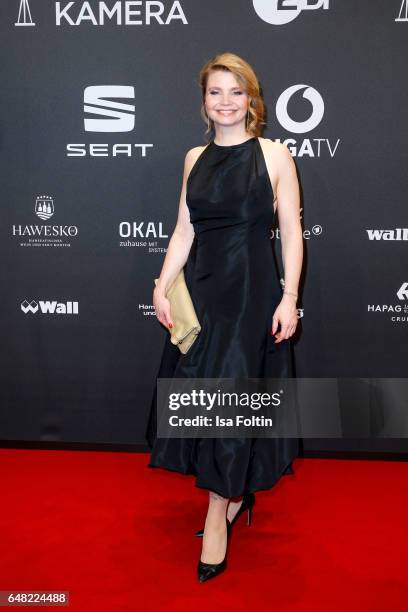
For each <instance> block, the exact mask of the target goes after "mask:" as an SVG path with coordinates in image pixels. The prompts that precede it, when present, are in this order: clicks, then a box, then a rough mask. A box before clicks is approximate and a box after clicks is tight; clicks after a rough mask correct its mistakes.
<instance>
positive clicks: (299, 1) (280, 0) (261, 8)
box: [253, 0, 329, 25]
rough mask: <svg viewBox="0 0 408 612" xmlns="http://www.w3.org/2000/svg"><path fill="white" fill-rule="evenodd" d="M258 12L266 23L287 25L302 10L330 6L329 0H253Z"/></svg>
mask: <svg viewBox="0 0 408 612" xmlns="http://www.w3.org/2000/svg"><path fill="white" fill-rule="evenodd" d="M253 5H254V9H255V12H256V14H257V15H258V17H260V18H261V19H262V20H263V21H266V23H270V24H272V25H285V24H286V23H289V22H290V21H293V20H294V19H296V17H298V16H299V15H300V13H301V12H302V11H315V10H317V9H325V10H327V9H328V8H329V0H253Z"/></svg>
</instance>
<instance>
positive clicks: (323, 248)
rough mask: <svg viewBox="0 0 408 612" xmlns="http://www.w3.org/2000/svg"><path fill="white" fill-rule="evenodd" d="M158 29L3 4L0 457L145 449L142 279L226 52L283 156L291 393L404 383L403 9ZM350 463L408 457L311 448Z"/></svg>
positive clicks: (47, 3)
mask: <svg viewBox="0 0 408 612" xmlns="http://www.w3.org/2000/svg"><path fill="white" fill-rule="evenodd" d="M104 6H105V7H108V8H109V9H112V8H116V12H114V13H113V14H112V17H111V18H109V17H108V16H107V15H106V11H105V18H104V19H103V14H104V13H103V9H104ZM296 7H303V8H299V9H298V10H297V9H296ZM151 10H152V11H156V13H157V12H158V13H160V14H159V15H158V16H157V15H156V17H154V16H150V17H149V3H148V2H141V3H132V2H125V1H122V2H113V1H109V0H107V2H106V4H105V3H103V2H97V1H95V0H94V1H91V2H89V3H87V2H82V1H76V2H74V3H72V5H71V7H69V3H68V2H53V1H51V0H41V1H40V0H29V3H27V2H22V1H20V0H3V1H2V2H1V4H0V16H1V19H0V23H1V26H0V27H1V45H2V53H1V57H2V60H1V64H2V65H1V83H2V113H1V117H2V136H1V144H0V146H1V174H2V210H1V221H2V223H1V227H2V231H1V244H0V248H1V262H2V275H3V278H2V289H3V291H2V300H1V308H2V313H1V322H0V325H1V336H2V340H1V352H2V363H1V375H2V382H1V395H2V408H1V413H0V427H1V430H0V437H1V439H2V440H3V441H21V440H25V441H33V442H34V441H37V442H50V443H51V442H60V443H64V442H73V443H89V444H100V445H101V447H102V445H103V443H111V444H115V445H126V444H136V445H137V444H143V443H144V439H143V432H144V428H145V423H146V419H147V412H148V409H149V407H150V400H151V395H152V391H153V386H154V384H155V375H156V372H157V368H158V365H159V360H160V356H161V351H162V347H163V343H164V339H165V334H166V333H167V332H166V331H165V330H164V328H162V327H161V326H160V325H159V324H158V322H157V320H156V318H155V315H154V311H153V306H152V290H153V278H154V277H156V276H157V275H158V274H159V272H160V269H161V265H162V262H163V258H164V253H165V250H166V247H167V244H168V240H169V237H170V235H171V233H172V230H173V228H174V224H175V221H176V215H177V208H178V201H179V195H180V189H181V179H182V170H183V161H184V156H185V153H186V151H187V150H188V149H189V148H191V147H193V146H197V145H202V144H205V142H206V140H205V136H204V131H205V124H204V123H203V121H202V119H201V118H200V115H199V108H200V101H201V100H200V91H199V88H198V73H199V70H200V68H201V67H202V65H203V64H204V63H205V62H206V61H207V60H208V59H209V58H211V57H212V56H214V55H215V54H217V53H220V52H224V51H231V52H235V53H238V54H239V55H242V56H243V57H244V58H245V59H246V60H247V61H249V62H250V63H251V65H252V66H253V67H254V69H255V71H256V73H257V75H258V77H259V79H260V81H261V84H262V90H263V95H264V98H265V103H266V106H267V109H268V125H267V128H266V130H265V133H264V134H263V135H264V136H265V137H267V138H272V139H275V140H281V141H283V142H285V143H286V144H287V145H288V146H289V147H290V149H291V151H292V154H293V156H294V159H295V162H296V165H297V168H298V171H299V179H300V183H301V191H302V222H303V227H304V230H305V241H304V244H305V274H304V277H303V278H302V286H301V300H300V302H299V309H300V310H299V313H300V315H301V321H300V326H299V327H300V329H299V332H300V333H299V334H298V335H297V337H296V345H295V355H296V371H297V375H298V376H303V377H308V376H310V377H312V376H313V377H338V376H344V377H403V376H406V370H407V366H406V340H407V331H406V330H407V310H408V301H407V299H408V291H407V285H406V283H407V282H408V275H407V266H406V263H407V256H406V252H407V244H408V242H407V240H408V230H407V229H405V230H404V228H406V227H407V212H406V211H407V208H406V182H407V178H406V177H407V171H406V169H407V148H406V139H405V135H406V127H407V121H406V109H407V108H408V86H407V79H406V77H404V74H406V58H407V39H408V21H407V19H406V7H405V3H402V6H401V2H400V0H395V1H394V0H393V1H391V2H382V1H380V0H361V1H360V2H358V3H356V2H352V1H351V0H342V1H341V2H340V1H337V2H334V1H330V2H329V0H325V1H320V0H309V1H306V0H303V1H302V2H300V0H291V2H288V1H284V0H283V1H282V0H281V1H279V2H278V1H275V2H273V1H269V2H266V1H260V0H254V2H250V1H246V0H245V1H244V0H224V2H221V3H220V2H218V1H215V0H207V1H206V2H197V1H193V0H182V1H181V2H172V1H168V0H164V1H163V2H157V3H155V5H154V6H152V7H151ZM127 11H128V14H127ZM398 17H400V18H399V20H396V18H398ZM100 86H105V88H104V89H100V88H99V87H100ZM87 88H89V89H87ZM102 98H104V99H102ZM91 111H94V112H91ZM89 120H90V121H89ZM96 145H100V146H99V148H98V147H97V146H96ZM101 145H102V146H101ZM115 145H121V146H119V148H116V149H115ZM143 145H146V146H143ZM396 228H401V230H400V231H398V230H397V229H396ZM273 240H274V241H275V246H276V247H277V249H278V252H279V238H278V237H276V236H275V237H273ZM44 310H45V311H47V310H48V312H44ZM71 310H73V311H74V312H72V313H71V312H70V311H71ZM75 311H77V312H75ZM356 448H365V449H367V450H375V449H378V448H382V449H385V450H389V451H392V450H401V449H406V448H407V444H406V443H405V441H403V440H400V441H398V440H394V441H388V442H382V444H381V445H380V441H374V440H371V441H370V440H364V441H358V440H355V441H350V440H348V441H347V440H309V441H306V443H305V449H306V450H307V449H309V450H319V449H320V450H322V451H330V450H333V449H342V450H347V449H348V450H351V449H356Z"/></svg>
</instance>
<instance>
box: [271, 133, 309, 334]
mask: <svg viewBox="0 0 408 612" xmlns="http://www.w3.org/2000/svg"><path fill="white" fill-rule="evenodd" d="M280 148H281V150H280V151H279V155H277V156H276V158H277V160H278V161H277V167H278V177H277V186H276V197H277V209H276V210H277V213H278V219H279V229H280V237H281V246H282V262H283V269H284V276H285V279H284V280H285V286H284V293H283V295H282V299H281V301H280V303H279V306H278V307H277V308H276V310H275V312H274V315H273V319H272V332H271V333H272V335H275V333H276V331H277V329H278V323H280V325H281V329H280V331H279V333H277V334H276V340H275V343H277V342H281V341H282V340H286V339H288V338H290V336H292V335H293V334H294V333H295V330H296V326H297V323H298V312H297V308H296V302H297V296H298V287H299V279H300V274H301V271H302V262H303V235H302V226H301V224H300V194H299V182H298V179H297V174H296V166H295V162H294V161H293V158H292V154H291V152H290V151H289V149H288V148H287V146H286V145H284V144H282V145H281V147H280ZM292 294H294V295H292Z"/></svg>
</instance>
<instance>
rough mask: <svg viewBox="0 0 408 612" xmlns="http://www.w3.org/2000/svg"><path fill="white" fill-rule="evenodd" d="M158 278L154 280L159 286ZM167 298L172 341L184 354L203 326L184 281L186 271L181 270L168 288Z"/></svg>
mask: <svg viewBox="0 0 408 612" xmlns="http://www.w3.org/2000/svg"><path fill="white" fill-rule="evenodd" d="M158 280H159V279H158V278H155V279H154V283H155V285H157V282H158ZM166 297H167V299H168V300H169V302H170V312H171V317H172V320H173V327H171V328H170V329H169V332H170V341H171V343H172V344H176V345H177V346H178V347H179V349H180V351H181V352H182V353H187V351H188V349H189V348H190V347H191V346H192V344H193V342H194V340H196V338H197V336H198V334H199V333H200V331H201V325H200V323H199V321H198V319H197V315H196V312H195V309H194V305H193V302H192V300H191V296H190V293H189V290H188V288H187V285H186V281H185V279H184V271H183V269H181V270H180V272H179V274H178V275H177V277H176V279H175V281H174V282H173V283H172V285H171V286H170V287H169V288H168V290H167V293H166Z"/></svg>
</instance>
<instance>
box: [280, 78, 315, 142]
mask: <svg viewBox="0 0 408 612" xmlns="http://www.w3.org/2000/svg"><path fill="white" fill-rule="evenodd" d="M302 89H303V93H302V97H303V98H305V99H306V100H309V102H310V104H311V105H312V108H311V113H310V116H309V118H308V119H306V121H295V120H294V119H292V118H291V117H290V116H289V111H288V105H289V102H290V100H291V98H292V97H293V96H294V95H295V94H297V93H298V92H299V91H301V90H302ZM323 115H324V102H323V98H322V96H321V95H320V94H319V92H318V91H317V90H316V89H314V88H313V87H310V86H309V85H292V87H288V89H285V91H284V92H283V93H281V95H280V96H279V98H278V101H277V103H276V118H277V119H278V121H279V123H280V124H281V126H282V127H283V128H284V129H285V130H287V131H288V132H294V133H295V134H304V133H305V132H310V131H311V130H313V129H314V128H315V127H317V126H318V125H319V123H320V122H321V120H322V119H323Z"/></svg>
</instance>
